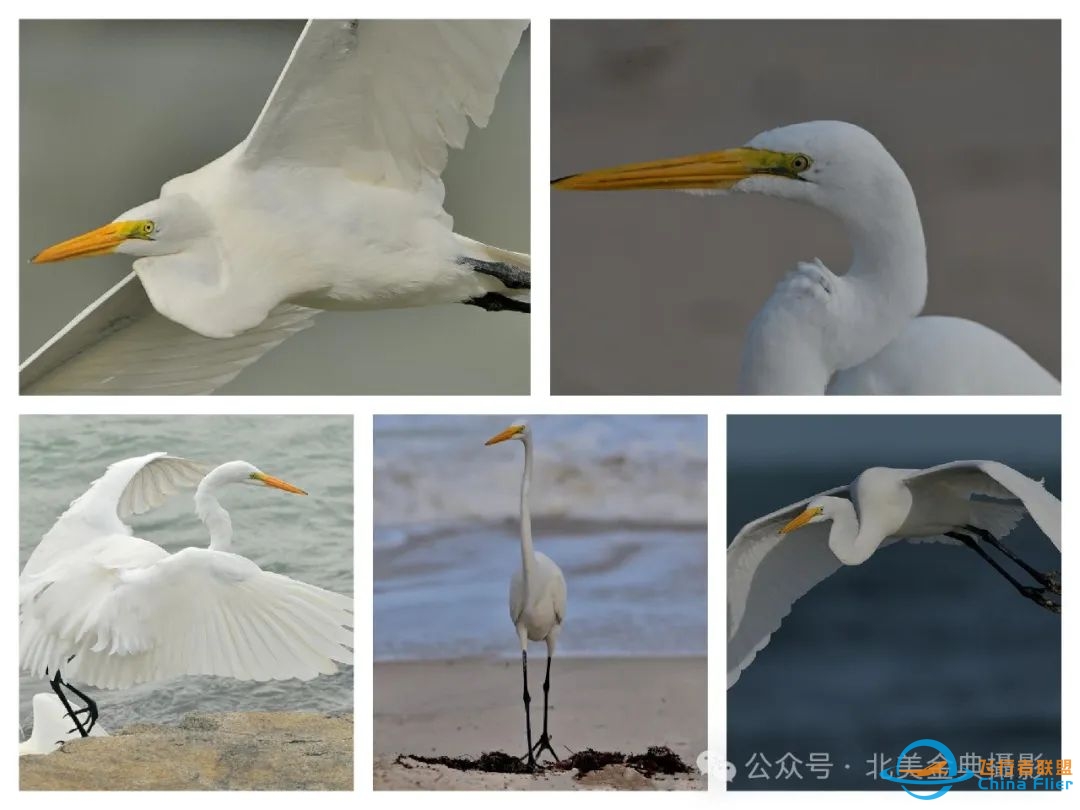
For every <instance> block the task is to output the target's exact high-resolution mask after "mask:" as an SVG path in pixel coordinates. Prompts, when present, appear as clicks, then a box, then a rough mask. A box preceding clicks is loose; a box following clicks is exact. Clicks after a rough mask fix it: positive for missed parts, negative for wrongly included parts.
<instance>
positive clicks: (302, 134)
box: [21, 20, 530, 393]
mask: <svg viewBox="0 0 1080 810" xmlns="http://www.w3.org/2000/svg"><path fill="white" fill-rule="evenodd" d="M527 24H528V23H527V21H512V20H498V21H475V20H454V21H391V20H375V21H358V20H338V21H328V20H317V21H310V22H309V23H308V24H307V26H306V27H305V28H304V31H303V33H302V34H301V35H300V38H299V40H298V41H297V43H296V46H295V48H294V50H293V52H292V55H291V57H290V58H289V61H288V62H287V64H286V65H285V69H284V71H283V72H282V73H281V75H280V76H279V77H278V80H277V83H276V85H275V86H274V88H273V90H272V92H271V93H270V96H269V99H268V101H267V102H266V105H265V107H264V108H263V110H262V112H261V114H260V115H259V117H258V119H257V120H256V121H255V124H254V126H253V127H252V129H251V132H250V133H249V134H248V136H247V137H246V138H245V139H244V140H243V141H242V142H241V143H240V144H239V145H237V146H236V147H235V148H233V149H231V150H230V151H229V152H227V153H226V154H225V155H223V156H222V157H220V158H218V159H217V160H215V161H213V162H211V163H209V164H207V165H206V166H204V167H202V168H201V169H198V170H197V171H194V172H191V173H190V174H185V175H182V176H180V177H176V178H174V179H172V180H170V181H168V182H167V183H166V184H165V185H164V186H163V187H162V189H161V195H160V197H159V198H158V199H156V200H153V201H151V202H147V203H143V204H141V205H138V206H136V207H134V208H132V209H130V210H128V211H126V212H124V213H123V214H121V215H120V216H118V217H117V218H116V219H115V220H113V221H112V222H110V223H108V224H107V225H104V226H102V227H100V228H98V229H96V230H93V231H90V232H89V233H86V234H83V235H81V236H77V237H74V238H72V239H68V240H67V241H64V242H61V243H59V244H57V245H54V246H52V247H49V248H47V249H45V250H43V251H41V252H40V253H39V254H37V256H35V257H34V259H33V261H35V262H53V261H59V260H63V259H70V258H75V257H80V256H98V255H102V254H106V253H123V254H129V255H132V256H135V257H137V258H136V261H135V263H134V273H133V274H132V275H130V276H128V277H127V278H126V279H125V280H124V281H122V282H120V283H119V284H117V285H116V286H115V287H113V288H112V289H111V290H109V291H108V292H107V293H106V294H105V295H103V296H102V297H101V298H99V299H98V300H97V301H95V302H94V303H93V304H91V306H90V307H89V308H87V309H86V310H85V311H83V312H82V313H81V314H80V315H78V316H77V317H76V318H75V319H74V320H73V321H72V322H71V323H69V324H68V325H67V326H66V327H65V328H64V329H63V330H61V331H60V332H59V333H58V334H57V335H56V336H54V337H53V338H52V339H51V340H50V341H48V342H47V343H46V344H45V345H44V346H43V347H42V348H41V349H39V350H38V351H37V352H36V353H35V354H34V355H32V356H31V357H30V358H29V359H28V360H27V361H26V362H25V363H24V364H23V366H22V369H21V386H22V388H23V390H24V391H25V390H28V389H29V390H31V391H33V392H42V393H208V392H210V391H212V390H214V389H215V388H217V387H219V386H220V385H222V384H223V383H224V382H227V381H228V380H231V379H232V378H233V377H235V376H236V375H237V374H238V373H240V371H241V370H242V369H243V368H244V367H245V366H247V365H248V364H250V363H252V362H254V361H255V360H257V359H258V358H259V357H261V356H262V355H263V354H264V353H265V352H267V351H269V350H270V349H272V348H273V347H274V346H276V345H278V344H279V343H281V342H282V341H283V340H285V339H286V338H287V337H289V336H290V335H292V334H295V333H296V332H298V331H300V330H302V329H304V328H306V327H307V326H309V325H310V323H311V319H312V318H313V317H314V315H316V314H317V313H318V311H320V310H325V309H332V310H374V309H393V308H401V307H419V306H427V305H433V304H444V303H463V304H470V305H475V306H477V307H481V308H483V309H485V310H492V311H499V310H509V311H519V312H527V311H528V310H529V303H528V301H527V298H528V293H529V287H530V259H529V256H528V255H526V254H522V253H516V252H513V251H509V250H502V249H500V248H496V247H492V246H490V245H486V244H482V243H480V242H477V241H474V240H472V239H469V238H467V237H465V236H461V235H459V234H456V233H455V232H454V231H453V227H452V225H453V223H452V220H451V218H450V216H449V215H448V214H447V213H446V212H445V211H444V210H443V207H442V203H443V193H444V192H443V184H442V180H441V179H440V174H441V172H442V170H443V168H444V167H445V165H446V162H447V153H448V149H449V147H454V148H461V147H462V146H463V145H464V143H465V138H466V135H467V134H468V131H469V122H470V120H471V121H472V122H473V123H475V124H476V125H477V126H481V127H482V126H485V125H486V124H487V121H488V117H489V115H490V114H491V111H492V108H493V105H494V102H495V97H496V94H497V93H498V89H499V84H500V81H501V78H502V75H503V72H504V71H505V69H506V67H507V65H508V63H509V61H510V59H511V56H512V55H513V53H514V51H515V49H516V48H517V46H518V42H519V40H520V38H521V34H522V31H523V30H524V29H525V27H526V26H527ZM136 278H137V279H138V282H136V281H135V279H136ZM140 285H141V288H142V289H139V288H140ZM147 298H148V299H149V303H148V304H147V302H146V299H147ZM150 304H152V307H153V309H154V310H156V312H157V313H159V314H160V316H164V318H162V317H157V316H155V317H149V316H147V312H148V311H149V305H150Z"/></svg>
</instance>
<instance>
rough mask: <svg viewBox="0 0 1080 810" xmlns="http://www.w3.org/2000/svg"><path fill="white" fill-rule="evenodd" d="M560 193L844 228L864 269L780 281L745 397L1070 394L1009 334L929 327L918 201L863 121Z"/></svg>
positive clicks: (757, 322)
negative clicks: (734, 204)
mask: <svg viewBox="0 0 1080 810" xmlns="http://www.w3.org/2000/svg"><path fill="white" fill-rule="evenodd" d="M553 185H554V187H555V188H559V189H568V190H586V191H616V190H622V189H679V190H686V191H691V192H693V193H696V194H724V193H727V192H747V193H757V194H767V195H769V196H773V197H783V198H785V199H790V200H796V201H799V202H804V203H809V204H810V205H814V206H817V207H818V208H822V209H824V210H826V211H828V212H829V213H831V214H833V215H834V216H836V217H837V218H838V219H839V220H840V221H841V223H842V224H843V225H844V227H845V229H846V230H847V233H848V237H849V239H850V240H851V246H852V254H853V258H852V263H851V267H850V268H849V269H848V271H847V273H846V274H844V275H842V276H839V275H836V274H834V273H833V272H832V271H830V270H829V269H828V268H827V267H826V266H825V265H824V264H823V263H822V262H821V260H820V259H815V260H814V261H812V262H800V263H799V265H798V266H797V268H796V269H795V270H794V271H792V272H791V273H790V274H788V276H787V277H785V278H784V279H783V280H782V281H780V283H779V284H778V285H777V286H776V289H775V290H774V292H773V294H772V296H770V298H769V300H768V301H767V302H766V303H765V306H764V307H763V308H762V309H761V311H760V312H758V314H757V315H756V316H755V318H754V320H753V322H752V323H751V324H750V328H749V332H748V334H747V338H746V343H745V345H744V347H743V353H742V362H741V371H740V377H739V390H740V393H745V394H823V393H830V394H834V393H835V394H841V393H842V394H1059V393H1061V385H1060V383H1059V382H1058V381H1057V380H1056V379H1055V378H1054V376H1053V375H1052V374H1050V372H1048V371H1047V370H1046V369H1044V368H1043V367H1042V366H1040V365H1039V364H1038V363H1037V362H1035V360H1033V359H1032V358H1031V357H1030V356H1029V355H1028V354H1027V353H1026V352H1024V350H1023V349H1021V348H1020V347H1019V346H1017V345H1016V344H1015V343H1013V342H1012V341H1010V340H1009V339H1008V338H1006V337H1004V336H1002V335H1000V334H998V333H997V332H994V331H993V330H991V329H988V328H987V327H985V326H982V325H981V324H978V323H974V322H972V321H968V320H965V319H963V318H951V317H939V316H933V317H921V318H920V317H916V316H917V315H918V314H919V313H920V312H921V311H922V308H923V305H924V304H925V302H926V285H927V271H926V244H925V242H924V240H923V229H922V222H921V221H920V219H919V209H918V207H917V206H916V204H915V194H914V192H913V191H912V189H911V184H910V183H909V182H908V179H907V177H906V175H905V174H904V172H903V170H902V169H901V168H900V166H899V165H898V164H897V163H896V161H895V160H894V159H893V157H892V155H890V154H889V153H888V151H886V149H885V147H883V146H882V145H881V143H880V142H879V141H878V140H877V138H875V137H874V136H873V135H871V134H870V133H869V132H867V131H866V130H864V129H861V128H859V127H857V126H855V125H854V124H848V123H845V122H842V121H811V122H807V123H801V124H793V125H791V126H786V127H780V128H778V129H773V130H769V131H767V132H762V133H761V134H759V135H757V136H755V137H754V138H752V139H751V140H750V142H749V143H747V144H746V146H744V147H740V148H736V149H725V150H723V151H719V152H708V153H704V154H697V155H688V156H685V157H679V158H671V159H667V160H658V161H652V162H648V163H634V164H628V165H624V166H616V167H613V168H609V169H598V170H595V171H589V172H584V173H582V174H575V175H571V176H569V177H564V178H562V179H560V180H556V181H555V182H554V183H553ZM977 283H978V281H977V279H973V280H972V288H974V286H975V285H976V284H977Z"/></svg>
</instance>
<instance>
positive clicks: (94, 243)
mask: <svg viewBox="0 0 1080 810" xmlns="http://www.w3.org/2000/svg"><path fill="white" fill-rule="evenodd" d="M142 224H143V223H142V222H134V221H128V222H110V223H109V224H108V225H103V226H101V227H100V228H98V229H96V230H93V231H90V232H89V233H84V234H83V235H82V236H76V237H74V238H72V239H68V240H67V241H66V242H61V243H60V244H58V245H53V246H52V247H48V248H45V250H43V251H41V253H39V254H38V255H37V256H35V257H34V258H33V259H31V261H33V263H34V264H44V263H45V262H59V261H63V260H64V259H76V258H80V257H84V256H103V255H105V254H106V253H112V252H113V251H114V250H116V248H117V246H118V245H119V244H120V243H121V242H123V241H125V240H127V239H131V238H132V236H133V235H134V234H135V233H137V232H138V231H139V229H140V228H141V227H142Z"/></svg>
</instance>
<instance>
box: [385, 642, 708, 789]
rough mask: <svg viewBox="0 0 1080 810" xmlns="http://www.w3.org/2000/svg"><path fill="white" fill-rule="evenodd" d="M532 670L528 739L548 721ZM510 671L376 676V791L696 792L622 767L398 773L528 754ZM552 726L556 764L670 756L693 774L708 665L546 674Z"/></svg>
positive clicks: (539, 673)
mask: <svg viewBox="0 0 1080 810" xmlns="http://www.w3.org/2000/svg"><path fill="white" fill-rule="evenodd" d="M531 661H532V662H533V667H532V668H531V670H530V676H531V677H530V692H531V693H532V697H533V706H532V717H533V730H534V734H536V733H537V731H538V729H539V727H540V723H541V720H542V716H543V692H542V691H541V688H540V687H541V682H542V677H543V664H544V657H543V655H542V653H539V654H537V655H535V656H534V657H533V658H532V659H531ZM522 714H523V709H522V703H521V669H520V665H519V664H518V662H517V661H512V660H506V661H490V660H476V659H473V660H468V659H466V660H457V661H421V662H386V663H376V664H375V727H374V737H375V741H374V749H375V765H374V787H375V789H377V790H415V789H438V790H478V789H514V790H520V789H552V790H567V789H575V788H601V789H605V788H606V789H703V788H704V787H705V786H706V784H705V780H704V779H703V778H702V777H701V776H700V774H698V773H696V772H695V773H694V774H692V775H690V776H676V777H662V776H656V777H653V778H646V777H644V776H642V775H641V774H639V773H637V772H636V771H632V770H630V769H627V768H625V767H622V766H609V767H608V768H606V769H604V770H602V771H596V772H593V773H591V774H588V775H587V776H585V777H584V778H582V779H575V778H574V774H573V773H567V772H561V773H554V774H543V775H540V776H532V775H507V774H496V773H482V772H476V771H471V772H465V771H458V770H452V769H450V768H447V767H445V766H441V765H440V766H433V765H425V764H421V763H416V762H412V763H408V762H407V763H406V764H402V763H398V762H397V758H398V756H399V755H402V754H406V755H408V754H416V755H420V756H428V757H432V756H444V755H446V756H477V755H479V754H481V753H483V752H487V751H496V750H499V751H505V752H507V753H512V754H518V753H522V752H523V751H524V747H525V741H524V739H523V737H524V728H523V726H524V723H523V719H524V718H523V717H522ZM550 726H551V736H552V741H553V743H554V745H555V748H556V750H558V751H559V753H560V755H562V754H564V753H566V747H567V746H569V747H570V748H572V749H573V750H574V751H580V750H582V749H586V748H593V749H596V750H600V751H621V752H626V753H643V752H644V751H645V750H646V749H647V748H649V747H650V746H659V745H666V746H668V747H669V748H671V750H672V751H674V752H675V753H676V754H678V755H679V756H680V757H681V758H682V759H683V760H684V761H685V762H686V763H687V764H688V765H691V766H692V765H693V764H694V761H695V760H696V758H697V756H698V754H699V753H700V752H701V751H703V750H705V748H706V747H707V730H706V729H707V693H706V661H705V659H704V658H703V657H696V658H690V657H688V658H622V659H620V658H589V659H582V658H578V659H569V658H568V659H560V658H556V659H555V661H554V663H553V665H552V675H551V711H550Z"/></svg>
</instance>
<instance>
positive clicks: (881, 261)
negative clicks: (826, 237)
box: [740, 167, 927, 394]
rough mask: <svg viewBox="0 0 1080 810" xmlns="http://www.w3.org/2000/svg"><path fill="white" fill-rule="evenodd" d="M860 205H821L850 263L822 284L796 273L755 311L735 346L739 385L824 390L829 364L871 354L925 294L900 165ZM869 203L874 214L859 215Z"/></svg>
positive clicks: (844, 365) (831, 370) (843, 365)
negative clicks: (840, 232) (839, 227)
mask: <svg viewBox="0 0 1080 810" xmlns="http://www.w3.org/2000/svg"><path fill="white" fill-rule="evenodd" d="M873 189H874V190H873V197H872V198H871V199H870V201H869V203H867V202H866V201H865V200H864V203H863V205H862V206H859V207H855V206H852V207H850V208H838V207H835V206H829V207H828V210H829V211H830V212H831V213H832V214H834V215H835V216H837V217H838V218H839V219H840V221H841V222H842V223H843V225H844V228H845V230H846V231H847V235H848V238H849V240H850V242H851V247H852V263H851V267H850V268H849V269H848V271H847V273H846V274H845V275H843V276H835V275H832V274H831V273H828V271H824V272H823V275H824V274H827V276H828V281H827V287H826V286H824V285H822V284H821V283H819V282H818V281H816V280H815V279H814V277H813V276H812V275H807V274H806V273H801V272H799V271H796V272H795V273H792V274H790V275H789V276H787V277H786V278H785V279H783V280H782V281H781V282H780V283H779V284H778V285H777V287H776V289H775V291H774V292H773V294H772V296H770V298H769V300H768V301H767V302H766V304H765V306H764V307H763V308H762V310H761V311H760V312H759V313H758V315H757V316H756V317H755V319H754V322H753V323H752V324H751V327H750V331H749V333H748V334H747V338H746V342H745V343H744V347H743V354H742V368H741V373H740V391H741V392H742V393H749V394H823V393H825V389H826V387H827V386H828V383H829V380H830V378H831V377H832V375H833V374H835V373H836V372H837V371H842V370H844V369H848V368H852V367H853V366H857V365H859V364H860V363H864V362H866V361H867V360H869V359H870V358H872V357H874V356H875V355H877V354H878V353H879V352H880V351H881V350H882V349H884V348H885V347H886V346H888V345H889V344H890V343H891V342H892V341H893V340H895V339H896V338H897V337H898V336H899V335H900V333H901V332H903V330H904V329H905V328H906V327H907V325H908V323H909V322H910V321H911V319H912V318H914V317H915V316H917V315H918V314H919V312H921V311H922V308H923V304H925V302H926V285H927V271H926V242H925V239H924V237H923V230H922V223H921V221H920V220H919V210H918V206H917V205H916V203H915V194H914V192H912V190H911V185H910V184H909V183H908V181H907V178H906V177H905V176H904V174H903V172H902V171H900V169H899V167H896V169H895V171H894V172H890V173H889V174H887V175H886V176H884V177H883V178H881V182H878V183H875V184H873ZM868 211H873V216H872V217H870V216H868V215H867V212H868Z"/></svg>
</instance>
